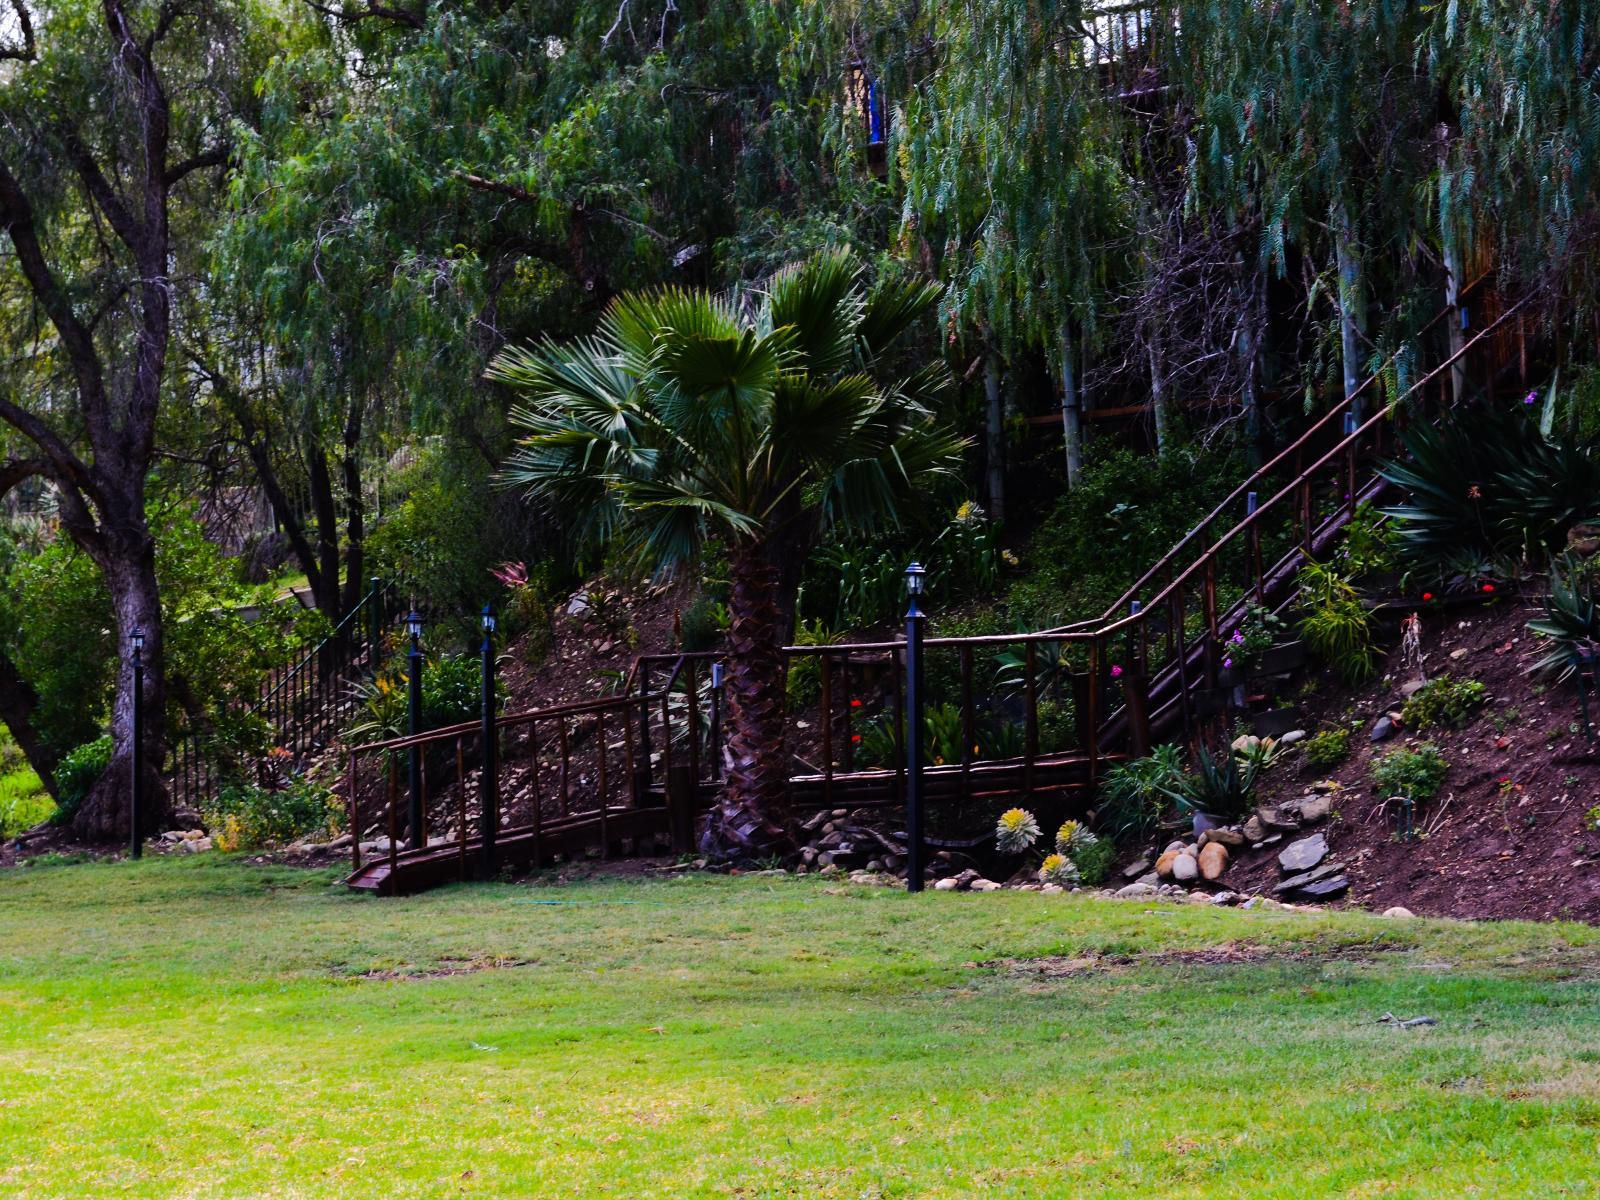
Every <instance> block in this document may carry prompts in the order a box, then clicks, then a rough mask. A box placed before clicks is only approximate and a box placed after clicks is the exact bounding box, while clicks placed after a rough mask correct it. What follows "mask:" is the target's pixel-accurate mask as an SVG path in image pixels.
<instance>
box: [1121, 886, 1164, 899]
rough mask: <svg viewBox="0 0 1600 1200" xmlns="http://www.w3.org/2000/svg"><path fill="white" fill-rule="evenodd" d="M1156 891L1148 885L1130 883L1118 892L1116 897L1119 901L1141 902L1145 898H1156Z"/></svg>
mask: <svg viewBox="0 0 1600 1200" xmlns="http://www.w3.org/2000/svg"><path fill="white" fill-rule="evenodd" d="M1155 894H1156V889H1155V888H1153V887H1151V886H1150V885H1149V884H1148V883H1130V884H1127V885H1125V886H1123V887H1120V888H1118V889H1117V890H1116V892H1115V893H1114V895H1115V896H1116V898H1117V899H1118V900H1139V899H1142V898H1144V897H1145V896H1154V895H1155Z"/></svg>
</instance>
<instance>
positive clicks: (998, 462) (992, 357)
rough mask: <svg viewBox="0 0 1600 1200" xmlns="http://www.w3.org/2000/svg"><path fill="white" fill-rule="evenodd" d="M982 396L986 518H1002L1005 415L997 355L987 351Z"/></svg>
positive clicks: (1000, 521) (1004, 517)
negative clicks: (985, 408) (985, 411)
mask: <svg viewBox="0 0 1600 1200" xmlns="http://www.w3.org/2000/svg"><path fill="white" fill-rule="evenodd" d="M983 396H984V400H985V402H986V403H987V405H988V421H987V427H986V429H985V445H984V456H985V458H986V459H987V460H988V463H987V465H988V474H989V517H990V519H991V520H993V521H994V522H995V523H996V524H997V525H999V524H1004V523H1005V519H1006V441H1005V438H1006V420H1005V417H1006V414H1005V407H1004V401H1003V399H1002V397H1001V394H1000V356H999V355H998V354H996V353H995V352H994V351H993V350H990V351H989V353H988V355H987V356H986V357H985V359H984V363H983Z"/></svg>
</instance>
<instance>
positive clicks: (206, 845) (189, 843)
mask: <svg viewBox="0 0 1600 1200" xmlns="http://www.w3.org/2000/svg"><path fill="white" fill-rule="evenodd" d="M183 848H184V850H186V851H187V852H188V853H190V854H203V853H204V852H205V851H207V850H209V849H211V839H210V838H208V837H199V838H189V839H187V840H185V841H184V843H183Z"/></svg>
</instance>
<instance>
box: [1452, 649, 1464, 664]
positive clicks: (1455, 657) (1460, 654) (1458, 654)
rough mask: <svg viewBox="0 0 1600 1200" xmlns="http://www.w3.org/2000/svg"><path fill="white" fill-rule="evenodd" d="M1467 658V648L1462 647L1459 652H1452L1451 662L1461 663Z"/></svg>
mask: <svg viewBox="0 0 1600 1200" xmlns="http://www.w3.org/2000/svg"><path fill="white" fill-rule="evenodd" d="M1466 656H1467V648H1466V647H1465V646H1462V647H1461V648H1460V649H1458V650H1452V651H1450V661H1451V662H1460V661H1461V660H1462V659H1463V658H1465V657H1466Z"/></svg>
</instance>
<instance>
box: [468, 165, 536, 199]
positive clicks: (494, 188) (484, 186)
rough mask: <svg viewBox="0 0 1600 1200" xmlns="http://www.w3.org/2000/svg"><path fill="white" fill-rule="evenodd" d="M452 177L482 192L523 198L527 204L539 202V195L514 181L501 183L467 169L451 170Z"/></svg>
mask: <svg viewBox="0 0 1600 1200" xmlns="http://www.w3.org/2000/svg"><path fill="white" fill-rule="evenodd" d="M450 177H451V178H452V179H459V180H460V181H461V182H462V183H464V184H466V185H467V186H468V187H469V188H475V189H476V190H478V191H480V192H493V193H495V194H496V195H499V196H510V197H511V198H512V199H513V200H521V201H522V202H523V203H525V204H537V203H539V197H538V196H536V195H534V193H532V192H530V191H528V190H527V189H526V188H520V187H518V186H517V185H516V184H514V183H501V182H500V181H499V180H498V179H485V178H484V177H483V176H482V175H473V174H470V173H469V172H467V171H452V172H450Z"/></svg>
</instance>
